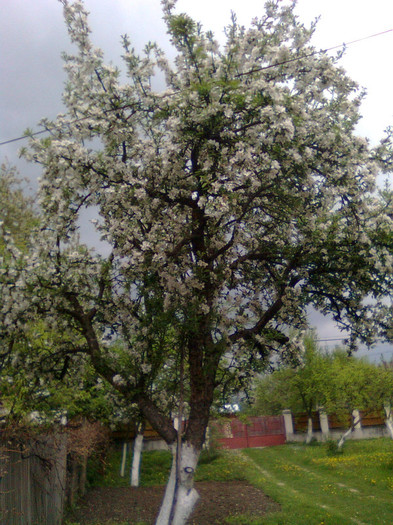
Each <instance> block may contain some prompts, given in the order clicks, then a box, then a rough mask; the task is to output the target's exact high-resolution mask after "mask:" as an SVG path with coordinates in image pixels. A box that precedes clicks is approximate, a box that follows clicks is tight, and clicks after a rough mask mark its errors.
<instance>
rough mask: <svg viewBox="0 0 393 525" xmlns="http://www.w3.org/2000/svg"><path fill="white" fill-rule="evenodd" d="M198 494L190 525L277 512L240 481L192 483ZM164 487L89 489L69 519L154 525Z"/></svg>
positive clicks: (259, 493) (217, 523) (218, 524)
mask: <svg viewBox="0 0 393 525" xmlns="http://www.w3.org/2000/svg"><path fill="white" fill-rule="evenodd" d="M195 487H196V489H197V490H198V492H199V494H200V496H201V497H200V499H199V501H198V504H197V506H196V508H195V510H194V512H193V514H192V517H191V519H190V520H189V525H223V524H224V523H225V518H227V517H228V516H230V515H236V514H246V515H249V516H255V517H256V516H263V515H265V514H267V513H269V512H274V511H278V510H280V505H278V503H276V502H275V501H273V500H272V499H270V498H269V497H268V496H266V495H265V494H264V493H263V492H262V491H261V490H259V489H257V488H255V487H253V486H252V485H249V484H248V483H245V482H242V481H228V482H214V481H200V482H197V483H195ZM163 493H164V487H161V486H160V487H139V488H131V487H129V488H107V487H105V488H104V487H102V488H101V487H97V488H94V489H91V490H90V491H89V492H88V494H87V495H86V496H85V498H83V499H82V500H81V501H80V504H79V506H78V508H77V509H75V510H74V512H73V513H72V516H70V518H71V519H72V520H75V521H77V522H79V523H81V524H82V523H83V524H87V523H95V524H97V523H99V524H105V522H107V521H109V520H112V521H119V522H122V521H123V522H127V523H129V524H134V523H138V522H145V523H146V524H149V525H153V524H154V519H155V517H156V515H157V513H158V509H159V507H160V503H161V499H162V497H163Z"/></svg>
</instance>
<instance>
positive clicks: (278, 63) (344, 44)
mask: <svg viewBox="0 0 393 525" xmlns="http://www.w3.org/2000/svg"><path fill="white" fill-rule="evenodd" d="M392 32H393V29H387V30H386V31H381V32H379V33H374V34H372V35H368V36H365V37H362V38H358V39H356V40H351V41H350V42H344V43H343V44H338V45H335V46H332V47H328V48H326V49H321V50H319V51H317V50H315V51H313V52H312V53H309V54H307V55H302V56H299V57H294V58H290V59H288V60H283V61H282V62H276V63H274V64H270V65H268V66H264V67H261V68H258V69H251V70H250V71H246V72H244V73H239V74H238V75H236V76H238V77H240V76H244V75H249V74H252V73H256V72H258V71H264V70H265V69H271V68H273V67H278V66H282V65H285V64H289V63H290V62H296V61H298V60H302V59H304V58H308V57H311V56H314V55H317V54H318V53H327V52H328V51H333V50H334V49H339V48H343V47H348V46H350V45H353V44H357V43H358V42H363V41H364V40H369V39H370V38H375V37H378V36H382V35H386V34H387V33H392ZM119 109H121V108H116V110H115V109H113V110H109V111H118V110H119ZM87 118H90V117H81V118H78V119H76V120H73V121H72V122H69V123H67V124H63V125H61V126H54V127H53V128H51V129H43V130H41V131H34V132H33V133H29V134H25V135H21V136H20V137H16V138H13V139H8V140H4V141H3V142H0V146H5V145H6V144H12V143H13V142H18V141H20V140H25V139H28V138H30V137H35V136H37V135H42V134H43V133H49V132H50V131H56V130H58V129H61V128H62V127H64V126H65V125H69V124H75V123H77V122H81V121H83V120H85V119H87Z"/></svg>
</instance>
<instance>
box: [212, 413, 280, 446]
mask: <svg viewBox="0 0 393 525" xmlns="http://www.w3.org/2000/svg"><path fill="white" fill-rule="evenodd" d="M212 426H213V428H214V429H215V431H216V432H217V433H218V436H219V437H218V442H219V444H220V445H221V446H222V447H223V448H231V449H234V448H251V447H269V446H273V445H283V444H284V443H285V426H284V418H283V416H265V417H250V418H248V421H247V423H243V422H241V421H240V420H239V419H237V418H231V419H227V420H225V421H215V422H214V423H213V424H212Z"/></svg>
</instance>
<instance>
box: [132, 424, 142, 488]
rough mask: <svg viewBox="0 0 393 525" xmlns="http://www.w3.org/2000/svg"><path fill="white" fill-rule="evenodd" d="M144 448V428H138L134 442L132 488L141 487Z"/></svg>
mask: <svg viewBox="0 0 393 525" xmlns="http://www.w3.org/2000/svg"><path fill="white" fill-rule="evenodd" d="M142 448H143V427H138V433H137V435H136V437H135V440H134V449H133V453H132V465H131V487H139V472H140V466H141V456H142Z"/></svg>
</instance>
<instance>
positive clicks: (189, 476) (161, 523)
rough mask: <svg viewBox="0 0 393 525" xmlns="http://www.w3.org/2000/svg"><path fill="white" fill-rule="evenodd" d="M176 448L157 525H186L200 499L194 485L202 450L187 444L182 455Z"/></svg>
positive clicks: (173, 448)
mask: <svg viewBox="0 0 393 525" xmlns="http://www.w3.org/2000/svg"><path fill="white" fill-rule="evenodd" d="M176 448H177V447H176V445H173V446H172V456H173V460H172V468H171V473H170V475H169V480H168V483H167V487H166V490H165V495H164V499H163V501H162V504H161V509H160V513H159V515H158V517H157V520H156V523H155V525H185V524H186V523H187V520H188V518H189V517H190V515H191V513H192V511H193V509H194V507H195V504H196V502H197V501H198V498H199V495H198V492H197V491H196V490H195V489H194V488H193V485H194V474H195V469H196V466H197V463H198V458H199V454H200V450H197V449H196V448H195V447H194V446H193V445H191V444H189V443H187V442H186V443H183V444H182V446H181V450H180V453H178V451H177V450H176ZM177 462H179V464H178V463H177Z"/></svg>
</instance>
